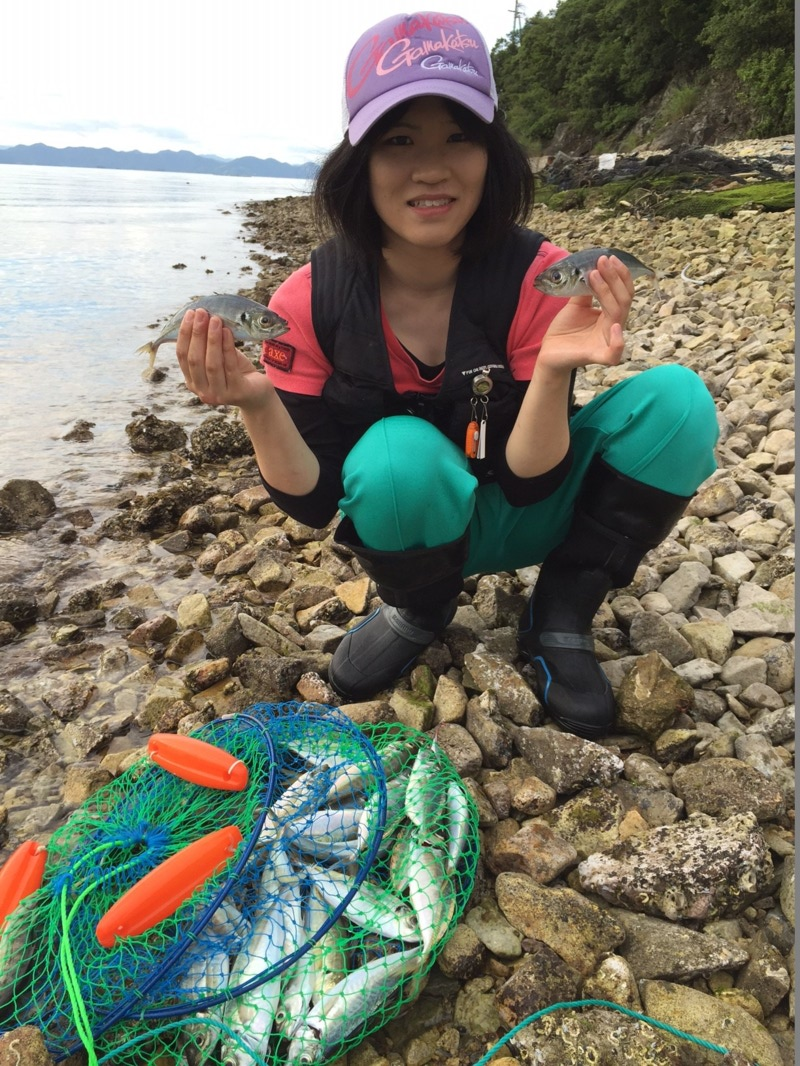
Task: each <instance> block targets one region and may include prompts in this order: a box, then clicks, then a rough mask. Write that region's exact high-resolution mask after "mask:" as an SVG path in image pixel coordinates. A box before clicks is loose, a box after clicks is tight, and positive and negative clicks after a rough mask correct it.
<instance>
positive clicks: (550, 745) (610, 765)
mask: <svg viewBox="0 0 800 1066" xmlns="http://www.w3.org/2000/svg"><path fill="white" fill-rule="evenodd" d="M511 735H512V736H513V738H514V743H515V744H516V746H517V750H518V751H519V752H520V754H521V755H523V756H524V757H525V759H526V760H527V761H528V763H529V764H530V766H531V768H532V770H533V772H534V774H535V775H536V776H537V777H538V778H540V780H542V781H545V782H546V783H547V784H548V785H550V786H551V787H552V788H553V789H555V791H556V792H557V793H559V794H561V795H564V794H569V793H572V792H577V791H578V789H580V788H587V787H588V786H590V785H610V784H612V783H613V782H614V781H615V780H616V778H617V777H619V775H620V774H621V773H622V766H623V764H622V760H621V759H620V758H619V756H617V755H614V754H613V753H612V752H610V751H607V750H606V749H605V748H603V747H601V745H599V744H595V743H594V742H593V741H590V740H583V739H582V738H581V737H576V736H573V735H572V734H571V733H557V732H556V731H555V730H552V729H538V728H531V727H526V726H517V727H514V728H511Z"/></svg>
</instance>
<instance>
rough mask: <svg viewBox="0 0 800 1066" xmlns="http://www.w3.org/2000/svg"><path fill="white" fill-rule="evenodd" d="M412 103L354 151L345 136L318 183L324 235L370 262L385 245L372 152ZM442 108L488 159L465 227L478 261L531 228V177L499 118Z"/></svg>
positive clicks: (316, 199) (467, 251)
mask: <svg viewBox="0 0 800 1066" xmlns="http://www.w3.org/2000/svg"><path fill="white" fill-rule="evenodd" d="M443 99H444V98H443ZM412 103H413V101H406V102H405V103H403V104H400V105H398V106H397V107H395V108H393V109H392V110H391V111H388V112H387V113H386V114H385V115H384V116H383V118H382V119H380V120H379V121H378V122H376V123H375V125H374V126H373V127H372V129H370V131H369V133H368V134H367V135H366V136H365V137H364V138H363V139H362V140H361V141H359V143H358V144H356V145H352V144H350V141H349V140H348V139H347V136H345V137H344V138H343V139H342V141H341V142H340V143H339V144H338V145H337V146H336V147H335V148H334V149H333V151H332V152H330V154H329V155H328V156H327V157H326V159H325V160H324V161H323V163H322V166H321V167H320V170H319V172H318V174H317V177H316V180H315V183H314V189H313V192H312V209H313V212H314V218H315V221H316V223H317V225H318V226H319V228H320V230H321V231H322V232H326V231H327V232H329V231H330V230H333V232H334V233H335V234H337V235H338V236H340V237H343V238H344V239H345V241H346V242H347V244H348V245H349V246H350V248H351V249H352V250H353V251H354V252H356V253H358V254H360V255H362V256H364V257H366V258H367V259H376V258H377V257H378V256H379V255H380V249H381V245H382V234H381V222H380V219H379V218H378V215H377V213H376V211H375V208H374V207H373V206H372V199H371V197H370V192H369V167H368V162H369V156H370V152H371V151H372V147H373V145H374V144H375V143H376V141H377V140H378V139H379V138H380V137H382V136H383V134H384V133H385V132H386V130H388V129H390V128H391V126H393V125H394V124H395V123H396V122H397V121H398V119H399V117H400V116H401V115H402V114H403V113H404V112H405V111H406V110H407V109H408V108H409V107H410V106H411V104H412ZM444 103H445V104H446V106H447V108H448V109H449V111H450V113H451V114H452V116H453V118H454V119H455V121H456V122H457V123H458V124H459V126H460V127H461V129H462V130H463V131H464V133H466V135H467V136H468V137H469V138H470V139H471V140H474V141H476V142H477V143H478V144H481V145H483V147H484V148H485V149H486V154H487V157H488V163H487V168H486V182H485V185H484V190H483V196H482V197H481V202H480V204H479V205H478V208H477V210H476V212H475V214H474V215H473V216H472V218H471V219H470V221H469V223H468V224H467V229H466V233H465V236H464V244H463V247H462V248H461V255H462V257H463V258H465V259H466V258H475V257H477V256H479V255H481V254H482V253H483V252H485V251H486V250H487V249H488V248H490V247H491V246H492V245H494V244H496V243H497V242H499V241H500V240H501V239H502V238H503V237H505V235H506V234H507V233H508V232H509V230H510V229H511V228H512V227H513V226H514V225H516V224H520V225H524V224H525V223H526V222H527V220H528V217H529V215H530V212H531V209H532V207H533V194H534V179H533V172H532V170H531V166H530V163H529V161H528V157H527V155H526V153H525V151H524V149H523V148H522V146H521V145H520V144H519V142H518V141H517V140H516V139H515V138H514V137H513V135H512V134H511V132H510V131H509V129H508V127H507V126H506V124H505V121H504V120H503V117H502V116H501V115H500V114H499V113H497V114H496V115H495V118H494V120H493V121H492V122H490V123H487V122H482V121H481V120H480V119H479V118H478V117H477V116H476V115H474V114H473V113H472V112H471V111H469V110H468V109H467V108H465V107H462V106H461V105H460V104H456V103H454V102H453V101H450V100H447V99H444Z"/></svg>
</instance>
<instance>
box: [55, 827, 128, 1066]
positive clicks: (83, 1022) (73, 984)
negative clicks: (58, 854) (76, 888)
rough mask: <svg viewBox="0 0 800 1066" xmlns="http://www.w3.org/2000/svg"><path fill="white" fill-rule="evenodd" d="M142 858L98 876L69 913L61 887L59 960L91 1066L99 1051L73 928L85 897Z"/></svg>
mask: <svg viewBox="0 0 800 1066" xmlns="http://www.w3.org/2000/svg"><path fill="white" fill-rule="evenodd" d="M118 843H119V841H116V840H114V841H108V842H106V843H105V844H100V845H98V846H97V847H96V848H93V849H92V850H91V851H90V852H87V854H86V855H82V856H81V857H80V859H78V861H77V862H76V863H75V866H76V867H77V866H78V865H80V864H81V863H83V862H86V861H88V860H89V859H90V858H91V857H92V856H93V855H95V854H97V852H100V851H106V850H108V849H109V848H112V847H115V846H117V844H118ZM137 862H138V859H131V860H129V861H128V862H126V863H123V864H122V866H118V867H114V869H113V870H109V871H108V872H107V873H105V874H104V875H103V876H102V877H99V878H97V880H96V881H92V882H91V884H89V885H88V886H87V887H86V888H85V889H84V890H83V891H82V892H81V893H80V894H79V895H78V897H77V899H76V900H75V902H74V903H73V904H72V907H71V909H70V911H69V913H67V882H66V881H65V882H64V884H63V886H62V888H61V930H62V936H61V944H60V945H59V949H58V954H59V961H60V963H61V976H62V979H63V981H64V987H65V988H66V990H67V996H68V997H69V1001H70V1006H71V1007H72V1015H73V1019H74V1021H75V1029H76V1031H77V1033H78V1037H79V1039H80V1041H81V1043H82V1044H83V1046H84V1048H85V1049H86V1055H87V1066H98V1060H97V1054H96V1052H95V1049H94V1036H93V1035H92V1023H91V1021H90V1020H89V1015H88V1012H87V1010H86V1003H85V1001H84V998H83V995H82V993H81V987H80V980H79V978H78V973H77V970H76V969H75V960H74V958H73V956H72V945H71V944H70V942H69V928H70V926H71V924H72V922H73V920H74V918H75V915H76V914H77V912H78V908H79V907H80V905H81V903H82V902H83V901H84V899H85V898H86V897H87V896H88V895H89V894H90V893H91V892H94V891H95V889H97V888H99V887H100V885H102V884H103V882H104V881H108V880H110V879H111V878H112V877H115V876H117V875H118V874H119V873H121V872H122V871H124V870H127V869H128V868H129V867H131V866H135V865H136V864H137Z"/></svg>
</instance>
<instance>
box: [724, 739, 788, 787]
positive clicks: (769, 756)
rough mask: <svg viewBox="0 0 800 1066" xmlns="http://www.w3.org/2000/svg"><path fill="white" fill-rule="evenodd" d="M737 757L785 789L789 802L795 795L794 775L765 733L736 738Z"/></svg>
mask: <svg viewBox="0 0 800 1066" xmlns="http://www.w3.org/2000/svg"><path fill="white" fill-rule="evenodd" d="M736 758H737V759H741V760H742V762H745V763H747V765H748V766H752V767H753V769H754V770H757V771H758V772H759V773H760V774H763V776H764V777H766V778H768V779H769V780H770V781H773V782H774V783H775V784H776V785H777V786H778V787H779V788H780V789H782V790H783V792H784V795H785V797H786V800H787V802H789V803H790V802H792V796H793V795H794V775H793V773H792V771H791V769H790V767H789V766H787V764H786V763H785V762H784V761H783V759H782V758H781V757H780V756H779V755H778V753H777V752H776V751H775V749H774V748H773V746H772V744H771V743H770V741H769V737H767V736H765V735H764V734H763V733H748V734H746V735H744V736H740V737H737V738H736Z"/></svg>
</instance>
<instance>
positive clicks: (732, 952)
mask: <svg viewBox="0 0 800 1066" xmlns="http://www.w3.org/2000/svg"><path fill="white" fill-rule="evenodd" d="M612 914H613V916H614V918H615V919H616V920H617V921H618V922H619V924H620V925H621V926H622V928H623V929H624V930H625V941H624V943H623V945H622V947H621V948H620V949H619V952H620V954H621V955H623V956H624V957H625V958H626V959H627V960H628V963H629V964H630V966H631V969H632V970H633V972H634V974H635V975H636V979H637V981H641V980H644V979H652V978H664V979H665V980H688V979H691V978H693V977H701V976H703V977H707V976H708V975H709V974H712V973H715V972H716V971H717V970H738V969H740V968H741V967H742V966H744V965H745V963H746V962H747V961H748V958H749V956H748V954H747V951H745V949H744V948H743V947H740V946H738V945H736V944H732V943H730V942H729V941H727V940H723V939H721V938H720V937H718V936H713V935H711V934H710V933H705V932H698V931H697V930H694V929H690V928H688V927H686V926H680V925H677V924H676V923H675V922H667V921H664V920H663V919H661V918H653V917H651V916H649V915H646V914H635V913H631V912H630V911H627V910H617V909H615V910H613V911H612Z"/></svg>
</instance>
